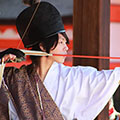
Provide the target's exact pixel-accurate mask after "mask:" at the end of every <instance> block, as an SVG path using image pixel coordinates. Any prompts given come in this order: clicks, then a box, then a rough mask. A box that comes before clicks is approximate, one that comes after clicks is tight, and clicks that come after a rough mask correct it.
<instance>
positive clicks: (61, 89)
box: [0, 2, 120, 120]
mask: <svg viewBox="0 0 120 120" xmlns="http://www.w3.org/2000/svg"><path fill="white" fill-rule="evenodd" d="M38 5H39V6H38ZM36 6H38V9H37V11H36V13H35V14H34V17H33V19H32V21H31V24H30V25H29V27H28V24H29V21H30V20H31V17H32V15H33V13H34V10H35V9H36ZM16 26H17V30H18V33H19V35H20V36H21V38H22V41H23V44H24V46H25V47H26V48H29V49H30V48H31V50H35V51H43V52H47V53H50V54H67V51H68V47H67V44H68V43H69V39H68V37H67V35H66V32H65V29H64V25H63V22H62V19H61V16H60V13H59V11H58V10H57V9H56V8H55V6H53V5H52V4H50V3H48V2H40V3H36V4H34V5H31V6H30V7H27V8H25V9H24V10H23V11H22V12H21V13H20V14H19V16H18V17H17V20H16ZM26 28H28V29H27V31H26ZM25 31H26V34H24V33H25ZM23 36H24V37H23ZM15 51H16V49H13V50H12V54H13V57H12V56H11V57H10V56H8V55H6V51H4V54H3V55H2V57H3V58H4V60H5V61H6V60H8V59H15V58H16V57H17V56H16V55H17V54H19V53H17V54H16V53H15ZM7 54H11V52H7ZM14 55H15V56H16V57H15V56H14ZM21 56H22V57H23V56H24V55H22V54H21ZM31 60H32V64H30V65H27V66H26V65H23V66H21V68H19V69H18V68H14V67H10V68H5V71H4V76H3V84H2V87H1V89H0V116H1V119H13V120H18V119H23V120H76V119H77V120H93V119H95V118H96V116H97V115H98V114H99V113H100V112H101V111H102V109H103V108H104V107H105V105H106V104H107V102H108V101H109V99H110V98H111V97H112V95H113V94H114V92H115V91H116V89H117V88H118V86H119V80H120V68H119V67H118V68H117V67H116V68H115V69H114V70H102V71H98V70H97V69H96V68H94V67H90V66H88V67H85V66H72V67H69V66H65V65H63V63H64V61H65V57H64V56H41V57H40V56H31Z"/></svg>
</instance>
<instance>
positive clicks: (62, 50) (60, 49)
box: [50, 34, 68, 63]
mask: <svg viewBox="0 0 120 120" xmlns="http://www.w3.org/2000/svg"><path fill="white" fill-rule="evenodd" d="M58 38H59V39H58V44H57V46H56V48H55V49H53V50H50V53H52V54H67V51H68V46H67V44H66V42H67V41H66V39H65V38H64V36H63V35H62V34H58ZM65 58H66V57H65V56H52V59H53V61H56V62H58V63H63V62H64V61H65Z"/></svg>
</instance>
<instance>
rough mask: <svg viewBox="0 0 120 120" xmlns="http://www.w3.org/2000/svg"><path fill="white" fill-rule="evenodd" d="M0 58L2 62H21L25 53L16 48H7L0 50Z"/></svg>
mask: <svg viewBox="0 0 120 120" xmlns="http://www.w3.org/2000/svg"><path fill="white" fill-rule="evenodd" d="M0 58H1V59H3V62H11V61H15V62H21V61H23V60H25V54H24V53H23V52H22V51H20V50H18V49H13V48H9V49H7V50H5V51H2V52H0Z"/></svg>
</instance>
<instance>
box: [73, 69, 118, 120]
mask: <svg viewBox="0 0 120 120" xmlns="http://www.w3.org/2000/svg"><path fill="white" fill-rule="evenodd" d="M77 69H78V70H77V71H76V70H75V69H73V71H74V70H75V71H76V72H77V73H75V72H74V73H75V74H74V77H75V78H76V82H77V83H78V84H77V86H76V87H77V88H78V87H79V90H78V91H77V92H78V96H77V97H76V106H77V107H76V110H75V116H77V118H78V119H80V120H82V119H84V120H93V119H94V118H95V117H96V116H97V115H98V114H99V113H100V112H101V111H102V109H103V108H104V107H105V105H106V104H107V102H108V101H109V99H110V98H111V97H112V95H113V94H114V92H115V91H116V89H117V87H118V86H119V80H120V68H115V70H102V71H97V69H95V68H93V67H79V68H77Z"/></svg>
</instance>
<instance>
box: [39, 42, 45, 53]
mask: <svg viewBox="0 0 120 120" xmlns="http://www.w3.org/2000/svg"><path fill="white" fill-rule="evenodd" d="M39 47H40V49H41V50H42V51H43V52H46V50H45V49H44V47H43V45H42V43H40V44H39Z"/></svg>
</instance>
